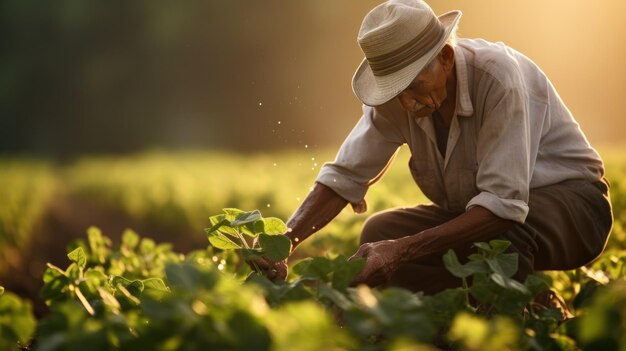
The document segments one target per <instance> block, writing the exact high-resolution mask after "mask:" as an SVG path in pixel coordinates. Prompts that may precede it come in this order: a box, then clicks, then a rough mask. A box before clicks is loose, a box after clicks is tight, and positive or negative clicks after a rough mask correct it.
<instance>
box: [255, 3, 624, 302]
mask: <svg viewBox="0 0 626 351" xmlns="http://www.w3.org/2000/svg"><path fill="white" fill-rule="evenodd" d="M460 17H461V13H460V12H459V11H451V12H448V13H446V14H443V15H441V16H439V17H437V16H436V15H435V14H434V13H433V11H432V9H431V8H430V7H429V6H428V5H427V4H426V3H424V2H423V1H421V0H391V1H388V2H385V3H383V4H381V5H379V6H377V7H376V8H374V9H373V10H372V11H371V12H370V13H368V14H367V16H366V17H365V19H364V21H363V23H362V25H361V29H360V31H359V35H358V42H359V45H360V46H361V49H362V50H363V52H364V54H365V59H364V60H363V62H362V63H361V65H360V66H359V68H358V69H357V71H356V73H355V75H354V78H353V82H352V87H353V90H354V93H355V94H356V96H357V97H358V98H359V99H360V100H361V101H362V102H363V104H364V105H363V115H362V117H361V119H360V120H359V122H358V123H357V125H356V126H355V127H354V129H353V130H352V132H351V133H350V134H349V135H348V137H347V138H346V140H345V141H344V143H343V145H342V146H341V148H340V150H339V153H338V154H337V157H336V159H335V161H334V162H332V163H328V164H326V165H324V167H323V168H322V169H321V171H320V173H319V176H318V177H317V180H316V184H315V186H314V188H313V190H312V191H311V192H310V193H309V195H308V197H307V198H306V199H305V200H304V202H303V203H302V205H301V206H300V207H299V208H298V209H297V211H296V212H295V214H294V215H293V216H292V218H291V219H290V220H289V222H288V226H289V228H290V231H289V232H288V233H286V235H287V236H288V237H289V238H290V239H291V241H292V243H293V247H294V248H295V247H296V246H298V244H300V243H301V242H302V241H303V240H305V239H306V238H307V237H309V236H310V235H311V234H313V233H314V232H315V231H316V230H319V229H320V228H322V227H323V226H324V225H326V224H327V223H328V222H329V221H331V220H332V219H333V218H334V217H335V216H336V215H337V214H338V213H339V212H340V211H341V210H342V209H343V208H344V207H345V206H346V205H347V204H348V203H350V204H351V205H352V206H353V208H354V209H355V211H357V212H360V211H364V210H365V201H364V196H365V193H366V191H367V189H368V187H369V186H370V185H372V183H373V182H374V181H375V180H376V179H377V178H378V177H380V176H381V175H382V173H383V172H384V170H385V169H386V166H387V165H388V163H389V162H390V160H392V159H393V155H394V154H395V152H396V150H397V149H398V148H399V147H400V146H402V145H404V144H407V145H408V147H409V149H410V150H411V154H412V157H411V160H410V162H409V167H410V170H411V173H412V175H413V178H414V180H415V182H416V183H417V185H418V186H419V188H420V189H421V190H422V192H423V193H424V194H425V195H426V196H427V197H428V198H429V199H430V200H431V201H432V202H433V203H432V204H425V205H419V206H417V207H405V208H399V209H391V210H388V211H385V212H382V213H378V214H375V215H373V216H372V217H371V218H369V219H368V220H367V221H366V223H365V225H364V228H363V231H362V234H361V246H360V248H359V250H358V251H357V253H356V254H355V255H354V256H353V257H363V258H365V259H366V265H365V269H364V271H363V272H362V273H361V274H360V275H359V276H358V277H357V281H356V283H365V284H368V285H371V286H376V285H379V284H383V283H384V284H386V285H392V286H400V287H404V288H408V289H411V290H414V291H424V292H426V293H436V292H438V291H441V290H443V289H446V288H449V287H455V286H459V285H460V284H461V282H460V280H459V279H458V278H455V277H454V276H452V275H450V274H449V273H448V272H447V271H446V270H445V268H444V267H443V262H442V259H441V256H442V255H443V254H444V253H445V252H446V251H447V250H448V249H454V250H455V251H457V254H458V255H459V256H460V257H467V255H468V254H470V253H471V252H472V244H473V243H474V242H477V241H487V240H491V239H496V238H499V239H505V240H509V241H511V242H512V246H511V248H512V250H513V251H514V252H517V253H518V254H519V260H520V262H519V263H520V264H519V272H518V274H517V276H516V278H517V279H519V280H523V279H524V278H525V276H526V275H527V274H528V273H530V272H532V271H535V270H563V269H572V268H576V267H579V266H581V265H584V264H586V263H588V262H590V261H592V260H593V259H594V258H596V257H597V256H598V255H599V254H600V253H601V252H602V250H603V248H604V246H605V243H606V241H607V238H608V234H609V232H610V229H611V226H612V213H611V207H610V202H609V196H608V184H607V182H606V181H605V180H604V178H603V175H604V169H603V163H602V160H601V159H600V156H599V155H598V154H597V152H596V151H595V150H594V149H593V148H592V147H591V146H590V145H589V143H588V141H587V139H586V138H585V136H584V134H583V133H582V131H581V130H580V128H579V125H578V124H577V123H576V121H575V120H574V118H573V117H572V115H571V113H570V111H569V110H568V109H567V107H566V106H565V104H564V103H563V101H562V100H561V98H560V97H559V95H558V94H557V92H556V91H555V89H554V87H553V86H552V84H551V83H550V81H549V80H548V79H547V78H546V76H545V75H544V73H543V72H542V71H541V70H540V69H539V68H538V67H537V66H536V65H535V64H534V63H533V62H532V61H531V60H530V59H528V58H527V57H525V56H524V55H522V54H521V53H519V52H517V51H515V50H513V49H511V48H509V47H507V46H506V45H504V44H502V43H491V42H487V41H485V40H481V39H458V40H456V35H455V32H456V28H457V24H458V21H459V18H460ZM260 263H261V262H260ZM261 267H262V269H263V270H264V271H265V274H266V275H268V276H269V277H271V278H284V277H285V275H286V270H287V266H286V264H285V262H271V261H268V260H265V261H263V262H262V264H261Z"/></svg>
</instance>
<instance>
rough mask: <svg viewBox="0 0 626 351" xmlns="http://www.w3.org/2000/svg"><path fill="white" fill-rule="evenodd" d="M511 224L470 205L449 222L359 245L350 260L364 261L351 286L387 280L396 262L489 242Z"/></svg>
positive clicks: (396, 265) (483, 209) (397, 263)
mask: <svg viewBox="0 0 626 351" xmlns="http://www.w3.org/2000/svg"><path fill="white" fill-rule="evenodd" d="M513 223H514V222H513V221H510V220H505V219H502V218H500V217H498V216H496V215H494V214H493V213H492V212H491V211H489V210H487V209H486V208H484V207H481V206H474V207H472V208H470V209H469V210H467V211H466V212H465V213H463V214H462V215H460V216H458V217H456V218H454V219H452V220H450V221H449V222H446V223H444V224H442V225H440V226H437V227H434V228H430V229H427V230H424V231H422V232H420V233H416V234H414V235H410V236H407V237H404V238H400V239H396V240H384V241H379V242H374V243H367V244H363V245H361V247H360V248H359V250H358V251H357V253H356V254H354V256H352V258H359V257H363V258H366V259H367V261H366V264H365V268H364V270H363V271H362V272H361V273H360V274H359V275H358V276H357V277H356V278H355V279H354V281H353V284H361V283H363V284H369V285H378V284H381V283H383V282H385V281H387V280H388V279H389V277H390V276H391V274H392V273H393V272H394V271H395V270H396V269H397V268H398V265H400V263H403V262H408V261H413V260H416V259H419V258H420V257H424V256H428V255H432V254H436V253H441V252H444V251H446V250H447V249H449V248H452V247H455V246H458V245H463V244H470V243H473V242H477V241H482V240H488V239H491V238H493V237H494V236H497V235H498V234H500V233H503V232H505V231H507V230H508V229H509V228H511V226H512V225H513Z"/></svg>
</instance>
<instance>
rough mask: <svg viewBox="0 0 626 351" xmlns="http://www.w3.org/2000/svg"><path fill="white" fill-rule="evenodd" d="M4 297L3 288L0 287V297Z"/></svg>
mask: <svg viewBox="0 0 626 351" xmlns="http://www.w3.org/2000/svg"><path fill="white" fill-rule="evenodd" d="M2 295H4V286H0V296H2Z"/></svg>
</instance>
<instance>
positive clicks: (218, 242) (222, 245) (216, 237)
mask: <svg viewBox="0 0 626 351" xmlns="http://www.w3.org/2000/svg"><path fill="white" fill-rule="evenodd" d="M209 243H211V245H213V246H214V247H216V248H218V249H222V250H232V249H240V248H241V246H240V245H239V244H237V243H235V242H234V241H232V240H230V239H229V238H228V237H226V235H224V234H222V233H219V232H213V233H211V234H209Z"/></svg>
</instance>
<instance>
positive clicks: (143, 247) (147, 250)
mask: <svg viewBox="0 0 626 351" xmlns="http://www.w3.org/2000/svg"><path fill="white" fill-rule="evenodd" d="M155 247H156V243H155V242H154V240H152V239H150V238H143V239H141V241H140V242H139V252H141V253H142V254H152V253H154V249H155Z"/></svg>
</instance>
